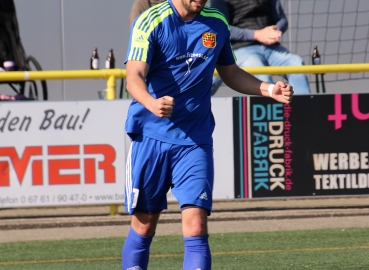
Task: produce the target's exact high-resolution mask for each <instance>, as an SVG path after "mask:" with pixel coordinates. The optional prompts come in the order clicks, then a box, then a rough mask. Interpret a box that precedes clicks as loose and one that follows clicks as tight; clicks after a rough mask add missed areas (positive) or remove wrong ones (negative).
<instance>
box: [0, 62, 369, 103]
mask: <svg viewBox="0 0 369 270" xmlns="http://www.w3.org/2000/svg"><path fill="white" fill-rule="evenodd" d="M243 69H244V70H246V71H247V72H249V73H251V74H254V75H256V74H270V75H280V74H300V73H306V74H307V73H312V74H324V73H355V72H369V64H367V63H359V64H331V65H329V64H327V65H325V64H322V65H305V66H285V67H275V66H273V67H270V66H269V67H247V68H243ZM214 75H215V76H218V72H217V71H215V72H214ZM125 77H126V70H125V69H101V70H54V71H12V72H2V73H0V81H4V82H6V81H35V80H68V79H106V80H107V99H108V100H112V99H115V98H116V94H115V93H116V79H117V78H125Z"/></svg>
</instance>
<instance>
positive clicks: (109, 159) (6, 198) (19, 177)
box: [0, 100, 128, 208]
mask: <svg viewBox="0 0 369 270" xmlns="http://www.w3.org/2000/svg"><path fill="white" fill-rule="evenodd" d="M127 102H128V101H126V102H125V103H127ZM126 111H127V106H122V101H115V100H114V101H100V100H99V101H79V102H2V103H0V207H1V208H7V207H30V206H52V205H76V204H112V203H122V202H123V199H124V197H123V193H124V192H123V191H124V190H123V188H124V184H123V183H124V171H125V152H126V151H125V140H126V137H125V131H124V119H125V118H126Z"/></svg>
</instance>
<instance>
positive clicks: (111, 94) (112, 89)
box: [106, 75, 115, 100]
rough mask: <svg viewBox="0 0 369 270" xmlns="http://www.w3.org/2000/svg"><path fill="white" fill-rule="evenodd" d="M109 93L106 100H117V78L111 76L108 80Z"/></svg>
mask: <svg viewBox="0 0 369 270" xmlns="http://www.w3.org/2000/svg"><path fill="white" fill-rule="evenodd" d="M106 86H107V92H106V99H108V100H112V99H115V76H114V75H110V76H109V77H108V80H107V84H106Z"/></svg>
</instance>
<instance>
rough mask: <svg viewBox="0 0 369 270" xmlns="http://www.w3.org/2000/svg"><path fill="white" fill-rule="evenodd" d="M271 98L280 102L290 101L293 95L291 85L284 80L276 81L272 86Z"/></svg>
mask: <svg viewBox="0 0 369 270" xmlns="http://www.w3.org/2000/svg"><path fill="white" fill-rule="evenodd" d="M272 93H273V98H274V99H275V100H277V101H279V102H282V103H291V101H292V96H293V93H294V92H293V87H292V86H291V85H289V84H285V83H284V82H281V81H279V82H276V83H275V85H274V87H273V91H272Z"/></svg>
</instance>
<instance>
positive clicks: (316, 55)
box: [311, 45, 321, 65]
mask: <svg viewBox="0 0 369 270" xmlns="http://www.w3.org/2000/svg"><path fill="white" fill-rule="evenodd" d="M311 58H312V60H313V65H320V64H321V61H320V53H319V51H318V46H317V45H315V46H314V50H313V54H312V56H311Z"/></svg>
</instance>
